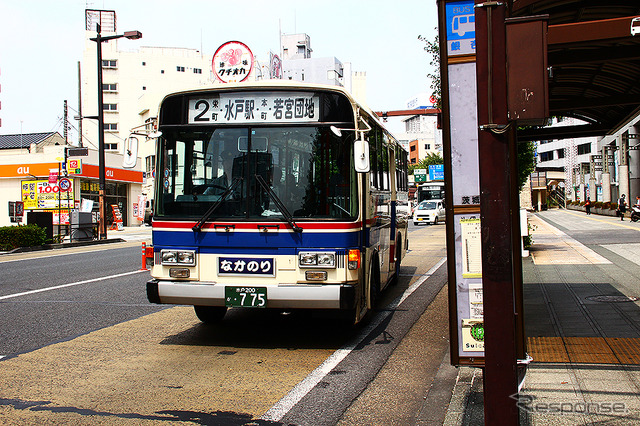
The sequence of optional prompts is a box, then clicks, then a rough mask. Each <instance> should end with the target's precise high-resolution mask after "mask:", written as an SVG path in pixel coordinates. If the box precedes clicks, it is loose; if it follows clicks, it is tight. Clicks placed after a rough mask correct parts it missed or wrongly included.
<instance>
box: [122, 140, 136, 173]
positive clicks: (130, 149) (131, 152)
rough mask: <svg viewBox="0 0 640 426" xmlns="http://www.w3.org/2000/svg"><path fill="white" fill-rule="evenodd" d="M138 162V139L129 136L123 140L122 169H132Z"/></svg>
mask: <svg viewBox="0 0 640 426" xmlns="http://www.w3.org/2000/svg"><path fill="white" fill-rule="evenodd" d="M137 162H138V138H136V137H135V136H129V137H128V138H127V139H125V140H124V156H123V158H122V167H124V168H125V169H133V168H134V167H135V166H136V163H137Z"/></svg>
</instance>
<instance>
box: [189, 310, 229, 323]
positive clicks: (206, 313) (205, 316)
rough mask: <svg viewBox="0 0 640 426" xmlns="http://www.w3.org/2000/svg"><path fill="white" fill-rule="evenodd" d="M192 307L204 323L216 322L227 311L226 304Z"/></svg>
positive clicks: (220, 319)
mask: <svg viewBox="0 0 640 426" xmlns="http://www.w3.org/2000/svg"><path fill="white" fill-rule="evenodd" d="M193 309H194V310H195V311H196V316H197V317H198V319H199V320H200V321H202V322H203V323H205V324H216V323H218V322H220V321H222V318H224V315H225V314H226V313H227V307H226V306H194V307H193Z"/></svg>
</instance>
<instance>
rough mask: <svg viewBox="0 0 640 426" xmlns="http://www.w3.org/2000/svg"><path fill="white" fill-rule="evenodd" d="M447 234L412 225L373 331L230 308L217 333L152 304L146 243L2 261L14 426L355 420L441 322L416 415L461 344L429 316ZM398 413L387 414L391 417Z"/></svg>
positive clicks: (4, 347) (0, 296)
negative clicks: (420, 328) (389, 372)
mask: <svg viewBox="0 0 640 426" xmlns="http://www.w3.org/2000/svg"><path fill="white" fill-rule="evenodd" d="M444 228H445V227H444V225H439V226H435V227H430V226H426V227H420V228H419V229H417V230H414V228H413V225H411V229H412V231H411V233H410V249H411V251H410V252H409V253H408V254H407V256H406V257H405V260H404V262H403V268H402V273H401V280H400V283H399V284H398V286H396V287H394V288H392V289H390V291H387V292H385V293H384V295H383V297H382V298H381V301H380V304H379V308H378V309H377V312H376V315H375V316H374V317H373V318H372V319H371V320H370V322H368V323H367V324H363V325H361V326H357V327H353V328H349V327H344V326H342V325H341V323H339V322H337V320H336V319H334V318H332V317H331V316H329V315H325V314H314V313H310V312H289V313H282V312H271V311H262V310H255V311H252V310H234V311H230V312H229V314H228V315H227V316H226V317H225V320H224V321H223V323H222V324H221V325H218V326H205V325H203V324H201V323H200V322H199V321H198V320H197V318H196V317H195V314H194V313H193V309H192V308H191V307H183V306H177V307H174V306H164V305H162V306H158V305H152V304H149V303H148V302H147V301H146V295H145V286H144V283H145V282H146V280H147V278H148V272H140V271H139V269H140V255H139V253H140V247H139V244H138V243H125V244H117V245H110V246H109V247H108V248H105V247H100V248H97V247H91V248H85V249H66V250H69V251H66V250H65V251H64V252H60V253H30V254H28V255H20V256H16V255H11V256H6V255H5V256H2V257H1V258H0V263H2V268H3V272H4V274H3V278H2V279H1V280H0V325H1V327H0V356H2V357H3V358H1V359H0V418H3V419H6V420H7V421H9V422H10V423H14V424H40V423H42V424H136V425H138V424H156V423H159V422H169V423H171V424H194V423H195V424H247V423H251V424H280V423H282V424H300V425H302V424H314V425H316V424H336V423H338V422H339V421H342V422H346V423H350V422H352V421H353V419H361V418H363V417H362V416H371V415H372V412H371V410H370V409H368V408H362V409H361V408H359V407H360V406H361V402H362V399H361V398H364V395H367V393H368V392H375V391H376V389H383V388H385V387H388V386H389V383H388V379H385V378H384V377H381V376H380V375H379V374H378V373H379V372H381V371H385V368H389V367H391V364H392V363H393V362H396V361H397V362H402V363H403V365H404V364H406V365H408V366H411V365H412V362H411V361H410V362H408V363H407V359H409V360H410V359H411V358H412V357H415V354H411V353H410V352H408V353H407V355H405V356H404V357H402V356H401V355H398V354H399V352H401V351H399V352H396V351H395V350H396V348H398V347H402V346H401V344H402V343H403V341H404V342H407V341H409V340H411V341H419V340H420V336H414V337H413V338H412V339H405V337H406V336H411V335H412V332H413V331H412V330H413V329H412V327H414V325H415V324H416V323H420V322H422V323H433V324H439V325H438V326H437V330H433V327H432V330H431V331H430V333H432V334H433V336H437V339H436V340H434V344H433V345H430V347H431V348H436V347H437V348H438V349H437V350H433V351H432V352H433V353H428V354H427V353H423V355H424V356H423V357H421V359H419V360H417V361H415V362H413V364H416V365H419V368H417V369H416V371H413V372H412V371H411V370H410V368H409V370H407V373H408V374H411V375H412V376H414V378H417V377H418V376H419V379H420V380H419V383H417V384H415V385H414V387H413V388H412V389H414V392H415V395H400V396H397V395H394V407H395V408H396V409H398V408H397V407H399V406H400V407H405V408H404V410H412V411H415V410H416V409H419V408H420V404H419V403H420V402H421V401H422V400H423V397H424V392H425V389H427V388H428V386H429V384H430V383H432V382H433V377H434V375H435V372H436V371H437V365H439V364H440V362H441V361H442V357H443V353H444V352H443V351H444V350H445V349H446V346H447V344H446V340H443V338H444V337H445V336H446V334H447V332H446V321H442V317H443V315H446V309H444V310H443V309H442V308H439V309H435V310H433V311H431V310H429V309H428V307H429V306H430V305H431V304H432V302H433V300H434V299H435V298H436V297H437V295H438V294H439V293H442V292H441V289H442V287H443V286H444V284H445V281H446V272H445V266H440V267H439V268H438V267H437V266H438V265H442V263H441V262H442V259H443V258H444V256H445V248H444V245H445V244H444ZM440 299H442V297H440ZM440 305H442V306H445V308H446V300H445V303H442V302H440ZM427 315H433V316H437V318H436V317H434V318H430V319H427V318H426V317H425V316H427ZM414 328H415V327H414ZM413 333H414V334H415V332H413ZM433 336H432V337H433ZM423 340H424V339H423ZM427 340H428V339H427ZM423 350H424V352H429V350H425V349H423ZM407 357H408V358H407ZM393 360H396V361H393ZM426 364H428V365H429V366H430V367H429V368H426V367H425V365H426ZM434 366H436V367H434ZM399 378H400V377H399V376H396V377H395V379H399ZM395 379H391V381H393V380H395ZM400 385H402V383H400V382H398V383H397V386H400ZM415 386H417V387H415ZM402 400H405V403H404V404H403V403H400V401H402ZM391 408H392V407H388V409H386V410H385V409H383V408H381V407H377V408H376V410H377V411H379V412H381V413H382V414H376V416H377V418H379V416H380V415H384V413H385V412H387V413H391V412H392V411H393V410H391ZM416 414H417V413H415V412H414V413H412V414H411V415H416ZM396 415H400V414H398V413H396ZM364 418H366V417H364Z"/></svg>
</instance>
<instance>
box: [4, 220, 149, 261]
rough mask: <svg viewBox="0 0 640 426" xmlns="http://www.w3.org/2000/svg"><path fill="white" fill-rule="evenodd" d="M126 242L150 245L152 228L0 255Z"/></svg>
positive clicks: (141, 228) (129, 229) (145, 227)
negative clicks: (101, 238) (105, 237)
mask: <svg viewBox="0 0 640 426" xmlns="http://www.w3.org/2000/svg"><path fill="white" fill-rule="evenodd" d="M125 241H139V242H140V244H142V242H146V243H147V244H150V243H151V227H150V226H125V227H124V228H123V229H122V230H121V231H113V230H108V231H107V239H106V240H89V241H77V242H71V241H69V239H68V238H67V239H66V240H64V241H63V242H62V243H56V244H43V245H42V246H34V247H18V248H17V249H14V250H11V251H0V255H3V254H12V253H25V252H31V251H39V250H56V249H62V248H69V247H82V246H91V245H99V244H110V243H120V242H125Z"/></svg>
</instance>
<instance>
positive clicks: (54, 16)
mask: <svg viewBox="0 0 640 426" xmlns="http://www.w3.org/2000/svg"><path fill="white" fill-rule="evenodd" d="M87 8H88V9H104V10H115V12H116V17H117V31H118V33H119V34H122V33H124V32H125V31H130V30H138V31H140V32H142V39H140V40H135V41H131V40H126V39H121V40H119V41H118V45H119V48H120V49H121V50H136V49H137V48H138V47H142V46H153V47H183V48H192V49H198V50H202V52H203V53H204V54H205V55H210V56H213V53H215V51H216V49H217V48H218V47H219V46H220V45H222V44H223V43H225V42H227V41H230V40H238V41H241V42H243V43H245V44H246V45H248V46H249V48H250V49H251V50H252V52H253V53H254V55H255V56H257V57H258V58H259V59H262V60H264V59H265V58H268V54H269V51H273V52H278V51H279V46H280V43H279V34H280V32H282V33H283V34H296V33H306V34H308V35H309V37H310V39H311V48H312V50H313V52H312V57H313V58H324V57H336V58H338V60H340V61H341V62H343V63H344V62H351V63H352V66H353V70H354V71H364V72H366V74H367V104H368V106H369V107H370V108H371V109H373V110H374V111H390V110H397V109H406V106H407V105H406V104H407V101H408V100H409V99H411V98H412V97H414V96H416V95H418V94H419V93H425V92H426V93H428V94H430V93H431V89H430V87H429V86H430V84H431V81H430V79H429V78H428V77H427V74H428V73H430V72H434V70H433V69H432V68H431V67H430V65H429V62H430V59H431V58H430V57H429V55H428V54H427V53H426V52H425V51H424V50H423V48H424V43H423V42H421V41H420V40H418V36H419V35H422V36H424V37H426V38H427V39H429V40H433V39H434V38H435V36H436V34H437V30H436V27H437V5H436V0H399V1H385V0H367V1H362V0H324V1H304V0H303V1H300V0H296V1H289V0H273V1H270V2H268V1H261V0H244V1H238V0H232V1H220V0H180V1H176V0H154V1H151V0H148V1H143V0H126V1H125V0H96V1H83V0H56V1H51V0H21V1H11V0H2V1H0V120H1V126H0V134H2V135H8V134H19V133H36V132H49V131H59V132H60V134H62V132H63V130H62V116H63V105H64V101H65V100H67V101H68V105H69V119H70V120H71V124H72V125H73V126H76V127H77V124H76V122H75V121H74V120H73V116H74V115H76V114H77V113H76V111H77V109H78V65H77V64H78V61H81V60H82V53H83V49H84V35H85V31H84V11H85V9H87ZM86 66H91V67H95V64H94V63H93V62H92V63H91V64H83V67H86ZM84 113H85V114H89V113H90V112H88V111H84ZM390 121H391V120H390ZM400 123H401V122H400V121H399V120H398V119H395V120H393V121H391V122H390V123H389V126H388V127H389V128H390V130H392V131H401V130H400V129H401V125H400ZM72 133H73V132H72Z"/></svg>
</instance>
